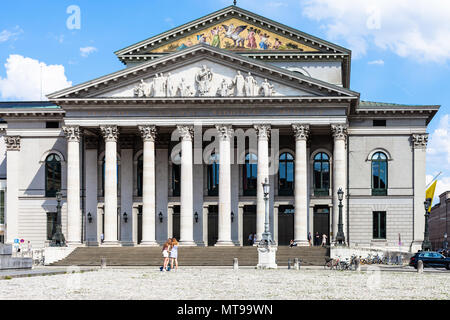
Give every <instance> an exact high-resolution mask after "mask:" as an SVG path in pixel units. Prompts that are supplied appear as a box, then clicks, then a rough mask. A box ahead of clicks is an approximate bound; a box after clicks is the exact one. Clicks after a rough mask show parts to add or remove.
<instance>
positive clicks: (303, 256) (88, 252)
mask: <svg viewBox="0 0 450 320" xmlns="http://www.w3.org/2000/svg"><path fill="white" fill-rule="evenodd" d="M327 255H329V253H328V249H326V248H321V247H294V248H289V247H287V246H280V247H278V251H277V263H278V265H279V266H287V265H288V260H289V259H290V260H291V266H292V265H293V263H294V258H299V259H300V261H301V265H303V266H314V265H315V266H322V265H323V264H324V262H325V256H327ZM102 258H105V259H106V264H107V266H161V265H162V261H163V258H162V254H161V248H160V247H111V248H108V247H80V248H77V249H75V250H74V251H73V252H72V253H71V254H70V255H68V256H67V257H66V258H65V259H63V260H60V261H58V262H55V263H53V264H52V266H100V265H101V259H102ZM234 258H238V261H239V265H240V266H256V265H257V263H258V253H257V249H256V247H180V248H179V249H178V262H179V265H180V266H230V267H231V266H232V265H233V259H234Z"/></svg>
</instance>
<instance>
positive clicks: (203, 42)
mask: <svg viewBox="0 0 450 320" xmlns="http://www.w3.org/2000/svg"><path fill="white" fill-rule="evenodd" d="M115 54H116V55H117V57H118V59H119V60H120V61H122V62H123V64H124V65H125V68H124V69H123V70H120V71H117V72H115V73H112V74H108V75H106V76H103V77H101V78H98V79H94V80H90V81H87V82H85V83H82V84H79V85H76V86H73V87H70V88H67V89H64V90H61V91H58V92H55V93H52V94H50V95H48V100H49V101H46V102H2V103H0V113H1V118H2V119H3V122H2V123H1V124H0V125H1V129H2V131H1V132H2V135H3V136H4V139H1V140H2V141H1V144H0V146H1V147H0V148H1V150H2V152H1V156H2V159H1V166H0V177H1V179H2V180H1V183H0V186H1V189H2V191H0V200H1V201H2V203H1V205H0V209H1V210H0V212H1V216H0V223H1V225H0V228H1V229H0V230H1V231H0V232H1V238H2V241H3V242H5V243H13V242H14V239H24V240H25V242H27V241H31V243H32V245H33V247H34V248H40V247H44V246H46V245H48V243H49V240H50V239H51V238H52V236H53V234H54V232H55V225H56V211H57V210H56V205H57V201H56V193H57V191H58V190H61V192H62V231H63V233H64V235H65V238H66V240H67V243H68V244H69V245H70V246H79V245H86V246H99V245H100V246H121V245H122V246H139V245H157V244H161V243H162V242H164V241H165V240H166V239H167V238H168V237H176V238H177V239H179V240H180V242H181V244H182V245H190V246H213V245H216V246H233V245H234V246H243V245H248V242H247V239H248V235H249V234H250V233H256V237H257V239H260V238H261V234H262V232H263V231H264V215H265V201H264V194H263V188H262V182H264V181H265V179H268V180H267V181H268V182H269V184H270V194H269V216H270V230H271V233H272V235H273V237H274V240H275V241H276V243H277V244H279V245H287V244H288V243H289V240H291V239H295V240H296V241H297V242H298V243H299V244H306V243H307V239H308V234H309V233H311V235H313V236H314V235H315V234H316V232H317V233H319V234H321V235H323V234H325V235H327V237H328V241H329V242H331V243H333V241H334V240H335V237H336V234H337V230H338V212H339V210H338V208H339V200H338V194H337V191H338V190H339V189H340V188H342V190H343V192H344V197H343V201H342V205H343V207H342V223H343V231H344V234H345V241H346V243H348V244H351V245H355V244H358V245H359V246H371V247H383V248H384V247H396V248H398V246H399V241H400V245H401V246H402V249H403V250H408V251H409V250H412V251H415V250H416V249H418V248H420V245H421V242H422V240H423V230H424V208H423V201H424V197H425V149H426V145H427V137H428V135H427V133H426V129H427V125H428V123H429V122H430V121H431V119H432V118H433V116H434V115H435V114H436V112H437V111H438V109H439V106H417V105H414V106H412V105H398V104H391V103H379V102H368V101H362V100H360V94H359V93H358V92H355V91H352V90H351V89H350V69H351V52H350V51H349V50H348V49H345V48H342V47H340V46H338V45H335V44H333V43H330V42H327V41H324V40H321V39H318V38H316V37H314V36H311V35H309V34H305V33H303V32H301V31H298V30H295V29H292V28H290V27H288V26H285V25H283V24H281V23H278V22H275V21H272V20H270V19H267V18H264V17H261V16H259V15H256V14H254V13H252V12H249V11H246V10H244V9H241V8H239V7H237V6H230V7H227V8H225V9H222V10H220V11H217V12H214V13H212V14H209V15H207V16H205V17H202V18H200V19H197V20H195V21H192V22H189V23H186V24H184V25H182V26H180V27H177V28H174V29H172V30H169V31H167V32H164V33H162V34H159V35H157V36H154V37H151V38H149V39H147V40H143V41H141V42H139V43H136V44H133V45H131V46H129V47H127V48H124V49H121V50H119V51H117V52H115Z"/></svg>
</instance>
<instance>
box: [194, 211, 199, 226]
mask: <svg viewBox="0 0 450 320" xmlns="http://www.w3.org/2000/svg"><path fill="white" fill-rule="evenodd" d="M194 219H195V223H197V222H198V213H197V211H195V213H194Z"/></svg>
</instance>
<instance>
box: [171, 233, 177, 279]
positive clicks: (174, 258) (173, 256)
mask: <svg viewBox="0 0 450 320" xmlns="http://www.w3.org/2000/svg"><path fill="white" fill-rule="evenodd" d="M174 261H175V271H177V270H178V241H177V239H175V238H172V250H170V269H173V262H174Z"/></svg>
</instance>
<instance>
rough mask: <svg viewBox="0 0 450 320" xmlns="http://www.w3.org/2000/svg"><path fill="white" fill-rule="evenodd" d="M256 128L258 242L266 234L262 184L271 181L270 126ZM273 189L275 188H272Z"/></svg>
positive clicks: (264, 125)
mask: <svg viewBox="0 0 450 320" xmlns="http://www.w3.org/2000/svg"><path fill="white" fill-rule="evenodd" d="M254 128H255V129H256V131H257V133H258V171H257V174H258V176H257V179H256V181H257V182H256V184H257V186H256V241H257V242H259V241H260V240H261V235H262V233H263V232H264V220H265V201H264V190H263V186H262V183H263V182H264V181H265V180H266V179H269V136H270V129H271V127H270V125H269V124H261V125H255V126H254ZM272 187H273V186H272Z"/></svg>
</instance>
